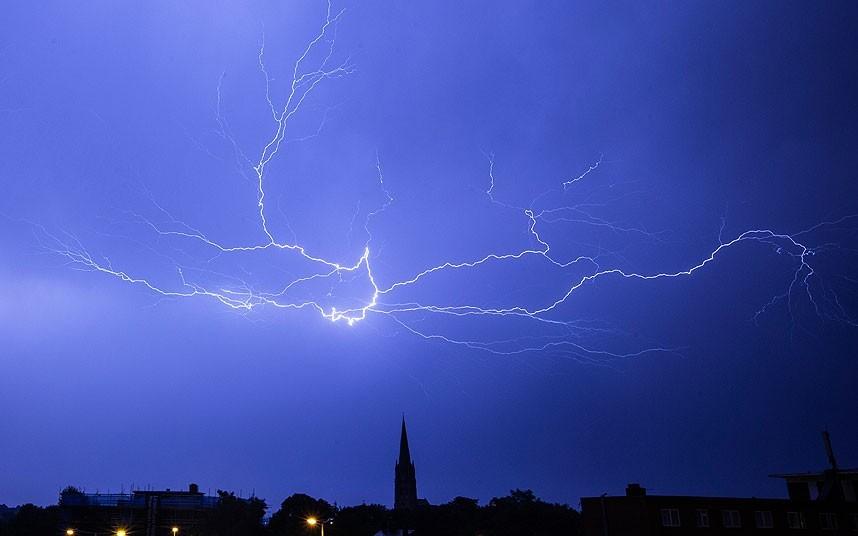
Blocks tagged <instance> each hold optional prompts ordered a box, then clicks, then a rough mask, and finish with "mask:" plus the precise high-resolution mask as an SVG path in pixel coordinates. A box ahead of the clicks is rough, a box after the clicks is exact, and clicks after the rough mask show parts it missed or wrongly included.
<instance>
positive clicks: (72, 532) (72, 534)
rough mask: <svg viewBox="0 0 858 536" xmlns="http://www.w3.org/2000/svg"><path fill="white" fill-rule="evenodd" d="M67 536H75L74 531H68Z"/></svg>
mask: <svg viewBox="0 0 858 536" xmlns="http://www.w3.org/2000/svg"><path fill="white" fill-rule="evenodd" d="M66 536H74V529H66Z"/></svg>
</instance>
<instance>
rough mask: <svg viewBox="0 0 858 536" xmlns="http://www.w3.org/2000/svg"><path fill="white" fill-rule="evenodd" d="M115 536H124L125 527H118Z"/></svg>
mask: <svg viewBox="0 0 858 536" xmlns="http://www.w3.org/2000/svg"><path fill="white" fill-rule="evenodd" d="M116 536H125V529H119V530H117V531H116Z"/></svg>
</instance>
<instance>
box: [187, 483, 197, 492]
mask: <svg viewBox="0 0 858 536" xmlns="http://www.w3.org/2000/svg"><path fill="white" fill-rule="evenodd" d="M188 491H189V492H190V493H199V492H200V487H199V486H197V485H196V484H193V483H192V484H190V485H189V486H188Z"/></svg>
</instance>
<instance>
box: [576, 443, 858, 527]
mask: <svg viewBox="0 0 858 536" xmlns="http://www.w3.org/2000/svg"><path fill="white" fill-rule="evenodd" d="M823 439H824V441H825V449H826V452H827V454H828V461H829V466H830V467H829V468H828V469H826V470H824V471H816V472H808V473H788V474H777V475H771V476H772V477H774V478H781V479H784V480H785V481H786V484H787V492H788V494H789V498H788V499H762V498H756V497H746V498H742V497H695V496H688V495H648V494H647V492H646V488H643V487H641V486H640V485H639V484H629V485H628V486H627V487H626V494H625V496H609V495H607V494H605V495H602V496H601V497H584V498H582V499H581V525H582V534H583V535H584V536H621V535H622V536H639V535H640V536H643V535H659V534H675V535H680V534H701V535H702V534H706V535H710V536H715V535H720V534H728V535H735V536H740V535H742V534H779V535H780V534H795V535H796V536H804V535H807V536H810V535H826V536H828V535H831V536H833V535H838V534H844V535H845V534H858V469H841V468H839V467H838V466H837V462H836V460H835V459H834V453H833V451H832V449H831V442H830V440H829V437H828V433H827V432H824V433H823Z"/></svg>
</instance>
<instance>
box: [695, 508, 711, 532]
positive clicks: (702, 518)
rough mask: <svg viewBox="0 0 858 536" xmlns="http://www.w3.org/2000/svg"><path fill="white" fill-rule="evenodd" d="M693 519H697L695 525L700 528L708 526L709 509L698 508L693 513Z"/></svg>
mask: <svg viewBox="0 0 858 536" xmlns="http://www.w3.org/2000/svg"><path fill="white" fill-rule="evenodd" d="M695 519H696V520H697V526H698V527H700V528H706V527H708V526H709V510H704V509H699V510H697V513H696V515H695Z"/></svg>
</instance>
